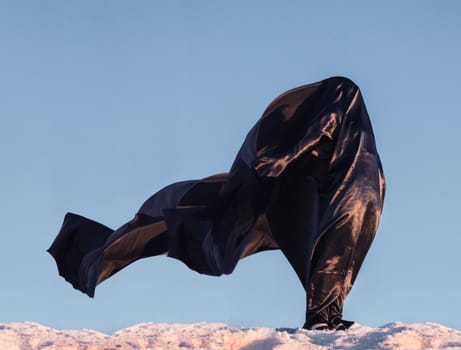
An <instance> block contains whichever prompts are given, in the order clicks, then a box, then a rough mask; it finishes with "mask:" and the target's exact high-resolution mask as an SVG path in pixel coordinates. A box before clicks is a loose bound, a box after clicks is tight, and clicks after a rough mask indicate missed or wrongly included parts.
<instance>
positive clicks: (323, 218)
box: [49, 77, 385, 319]
mask: <svg viewBox="0 0 461 350" xmlns="http://www.w3.org/2000/svg"><path fill="white" fill-rule="evenodd" d="M212 147H215V146H214V145H212ZM384 190H385V183H384V177H383V172H382V167H381V162H380V160H379V156H378V153H377V150H376V146H375V140H374V136H373V131H372V128H371V124H370V120H369V117H368V114H367V111H366V107H365V104H364V102H363V99H362V95H361V93H360V90H359V88H358V87H357V86H356V85H355V84H354V83H353V82H352V81H350V80H349V79H346V78H341V77H334V78H329V79H326V80H323V81H321V82H318V83H315V84H310V85H305V86H301V87H299V88H296V89H293V90H290V91H287V92H285V93H284V94H282V95H280V96H279V97H277V98H276V99H275V100H274V101H273V102H272V103H271V104H270V105H269V106H268V108H267V109H266V111H265V112H264V113H263V115H262V117H261V118H260V119H259V121H258V122H257V123H256V124H255V126H254V127H253V128H252V129H251V130H250V132H249V133H248V135H247V137H246V139H245V141H244V143H243V145H242V147H241V149H240V151H239V152H238V154H237V156H236V158H235V161H234V163H233V165H232V167H231V170H230V171H229V173H224V174H218V175H215V176H211V177H208V178H204V179H201V180H193V181H184V182H179V183H175V184H172V185H170V186H167V187H165V188H164V189H162V190H160V191H159V192H157V193H156V194H154V195H153V196H152V197H151V198H149V199H148V200H147V201H146V202H145V203H144V204H143V205H142V206H141V208H140V209H139V211H138V213H137V214H136V216H135V218H134V219H133V220H132V221H130V222H129V223H127V224H125V225H123V226H121V227H120V228H119V229H117V230H115V231H112V230H111V229H109V228H107V227H105V226H103V225H100V224H98V223H95V222H93V221H91V220H88V219H86V218H83V217H81V216H77V215H74V214H68V215H67V216H66V218H65V220H64V224H63V226H62V228H61V231H60V232H59V234H58V236H57V237H56V239H55V241H54V242H53V244H52V246H51V248H50V249H49V252H50V253H51V254H52V255H53V257H54V258H55V259H56V262H57V265H58V270H59V272H60V274H61V275H62V276H63V277H64V278H65V279H66V280H67V281H69V282H70V283H72V285H73V286H74V288H77V289H79V290H81V291H82V292H85V293H87V294H88V295H89V296H93V295H94V291H95V287H96V285H97V284H98V283H100V282H102V281H103V280H104V279H106V278H108V277H110V276H111V275H113V274H114V273H116V272H117V271H119V270H120V269H122V268H123V267H125V266H126V265H128V264H130V263H132V262H133V261H135V260H137V259H140V258H145V257H148V256H154V255H158V254H163V253H166V254H168V256H170V257H173V258H176V259H179V260H181V261H182V262H184V263H185V264H186V265H187V266H188V267H190V268H191V269H193V270H195V271H197V272H199V273H203V274H208V275H216V276H217V275H221V274H229V273H231V272H232V271H233V269H234V268H235V266H236V264H237V262H238V261H239V259H241V258H243V257H245V256H248V255H251V254H254V253H256V252H259V251H263V250H269V249H281V251H282V252H283V254H284V255H285V256H286V257H287V259H288V261H289V263H290V264H291V265H292V267H293V268H294V270H295V272H296V273H297V275H298V277H299V280H300V282H301V283H302V285H303V287H304V289H305V290H306V297H307V313H306V318H307V319H309V318H311V319H312V318H313V317H314V316H315V315H318V314H320V313H321V312H322V311H323V312H325V310H329V309H331V310H332V312H331V314H332V315H333V314H334V315H335V317H339V316H340V315H341V313H342V303H343V301H344V299H345V297H346V296H347V294H348V293H349V291H350V288H351V287H352V284H353V282H354V280H355V278H356V276H357V273H358V271H359V269H360V266H361V264H362V262H363V260H364V258H365V255H366V253H367V251H368V249H369V247H370V244H371V242H372V240H373V238H374V235H375V232H376V230H377V227H378V222H379V218H380V215H381V210H382V205H383V200H384Z"/></svg>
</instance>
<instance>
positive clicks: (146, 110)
mask: <svg viewBox="0 0 461 350" xmlns="http://www.w3.org/2000/svg"><path fill="white" fill-rule="evenodd" d="M460 11H461V2H459V1H421V0H418V1H405V2H403V1H386V2H383V1H380V2H378V1H373V2H371V1H361V2H359V1H322V2H320V1H211V0H210V1H206V0H204V1H187V0H184V1H176V0H168V1H147V0H146V1H117V0H112V1H93V0H92V1H57V0H56V1H47V0H42V1H14V0H11V1H5V0H0V135H1V137H0V160H1V172H0V194H1V195H0V213H1V230H0V237H1V254H0V276H1V280H2V281H1V284H0V286H1V287H0V322H13V321H19V322H22V321H33V322H39V323H42V324H45V325H48V326H52V327H56V328H94V329H97V330H100V331H105V332H111V331H114V330H116V329H119V328H123V327H127V326H130V325H133V324H136V323H140V322H147V321H151V322H159V323H162V322H168V323H182V322H200V321H206V322H225V323H228V324H230V325H232V326H245V327H246V326H266V327H279V326H285V327H296V326H301V325H302V323H303V321H304V308H305V307H304V303H305V298H304V292H303V290H302V288H301V286H300V285H299V282H298V281H297V279H296V277H295V274H294V272H292V270H291V268H290V266H289V265H288V263H287V262H286V260H285V259H284V258H283V256H282V255H281V254H280V253H279V252H266V253H261V254H257V255H255V256H253V257H250V258H247V259H245V260H242V261H241V262H240V263H239V265H238V266H237V269H236V270H235V272H234V273H233V274H232V275H230V276H225V277H220V278H216V277H208V276H202V275H199V274H197V273H195V272H192V271H190V270H188V269H187V267H186V266H185V265H183V264H181V263H180V262H178V261H176V260H174V259H169V258H166V257H157V258H151V259H145V260H143V261H138V262H137V263H135V264H133V265H131V266H129V267H128V268H127V269H125V270H124V271H122V272H120V273H119V274H117V275H116V276H114V277H113V278H111V279H109V280H107V281H106V282H104V283H103V284H101V285H100V286H99V287H98V288H97V290H96V298H95V299H90V298H88V297H87V296H86V295H84V294H82V293H80V292H78V291H76V290H73V289H72V287H71V286H70V284H68V283H66V282H65V281H64V280H63V279H62V278H60V277H58V274H57V270H56V266H55V263H54V261H53V259H52V258H51V256H49V255H48V254H47V253H46V252H45V250H46V249H47V248H48V247H49V245H50V244H51V242H52V240H53V239H54V237H55V235H56V234H57V232H58V230H59V228H60V225H61V223H62V219H63V217H64V214H65V213H66V212H67V211H71V212H75V213H79V214H81V215H84V216H87V217H90V218H93V219H95V220H97V221H100V222H102V223H104V224H106V225H108V226H110V227H113V228H116V227H118V226H119V225H121V224H123V223H125V222H126V221H128V220H130V219H131V218H132V216H133V214H134V213H135V212H136V210H137V209H138V208H139V206H140V205H141V204H142V202H143V201H144V200H145V199H146V198H147V197H149V196H150V195H151V194H152V193H153V192H155V191H157V190H159V189H160V188H162V187H163V186H165V185H167V184H169V183H171V182H174V181H178V180H185V179H194V178H201V177H205V176H208V175H211V174H214V173H219V172H223V171H227V170H228V169H229V167H230V165H231V163H232V160H233V158H234V156H235V154H236V152H237V150H238V148H239V147H240V145H241V143H242V141H243V139H244V137H245V135H246V133H247V131H248V130H249V128H250V127H251V126H252V125H253V124H254V123H255V121H256V120H257V119H258V118H259V117H260V115H261V113H262V111H263V110H264V109H265V107H266V106H267V104H268V103H269V102H270V101H271V100H272V99H273V98H274V97H276V96H277V95H278V94H279V93H281V92H283V91H285V90H287V89H290V88H292V87H295V86H298V85H303V84H306V83H310V82H315V81H318V80H321V79H323V78H326V77H329V76H333V75H343V76H347V77H350V78H351V79H353V80H354V81H355V82H356V83H357V84H358V85H359V86H360V87H361V90H362V93H363V95H364V98H365V101H366V104H367V107H368V110H369V114H370V116H371V119H372V123H373V126H374V129H375V134H376V139H377V144H378V150H379V152H380V155H381V158H382V162H383V166H384V171H385V175H386V178H387V184H388V191H387V196H386V202H385V208H384V213H383V217H382V221H381V226H380V228H379V231H378V233H377V236H376V239H375V242H374V244H373V246H372V248H371V250H370V252H369V255H368V256H367V259H366V261H365V263H364V266H363V268H362V271H361V273H360V274H359V277H358V280H357V282H356V284H355V286H354V288H353V290H352V292H351V295H350V297H349V299H348V300H347V302H346V308H345V318H347V319H353V320H356V321H357V322H359V323H361V324H366V325H370V326H380V325H383V324H385V323H388V322H391V321H402V322H438V323H442V324H444V325H447V326H450V327H456V328H458V329H461V318H460V317H459V314H460V311H461V299H460V298H459V295H460V292H461V278H460V258H461V253H460V247H461V228H460V225H459V222H460V213H459V209H460V204H459V202H460V198H461V189H460V186H459V183H460V178H461V156H460V154H459V151H460V146H459V142H460V136H459V134H460V133H459V130H460V128H461V121H460V117H461V116H460V112H459V110H460V108H459V103H460V92H461V87H460V82H461V68H460V62H461V42H460V38H461V22H460V21H459V18H460V14H461V12H460ZM173 131H174V132H173Z"/></svg>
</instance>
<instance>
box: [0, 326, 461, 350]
mask: <svg viewBox="0 0 461 350" xmlns="http://www.w3.org/2000/svg"><path fill="white" fill-rule="evenodd" d="M0 349H1V350H19V349H21V350H23V349H24V350H25V349H27V350H29V349H34V350H35V349H37V350H52V349H59V350H67V349H69V350H70V349H72V350H75V349H85V350H118V349H120V350H130V349H162V350H168V349H181V350H190V349H215V350H217V349H225V350H259V349H264V350H268V349H273V350H282V349H283V350H288V349H289V350H297V349H303V350H306V349H354V350H362V349H363V350H365V349H366V350H370V349H405V350H412V349H446V350H447V349H461V331H458V330H455V329H450V328H447V327H444V326H442V325H439V324H435V323H424V324H403V323H399V322H395V323H390V324H387V325H385V326H382V327H379V328H371V327H366V326H361V325H354V326H353V327H352V328H351V329H350V330H349V331H347V332H321V331H306V330H302V329H272V328H234V327H229V326H227V325H225V324H220V323H197V324H154V323H143V324H139V325H136V326H133V327H129V328H125V329H122V330H120V331H117V332H115V333H114V334H112V335H106V334H103V333H99V332H96V331H92V330H81V331H76V330H56V329H52V328H48V327H45V326H42V325H40V324H37V323H30V322H25V323H0Z"/></svg>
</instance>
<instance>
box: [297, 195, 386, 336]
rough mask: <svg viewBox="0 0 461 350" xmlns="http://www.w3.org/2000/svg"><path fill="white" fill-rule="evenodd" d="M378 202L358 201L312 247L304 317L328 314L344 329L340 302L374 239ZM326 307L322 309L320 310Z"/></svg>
mask: <svg viewBox="0 0 461 350" xmlns="http://www.w3.org/2000/svg"><path fill="white" fill-rule="evenodd" d="M380 210H381V209H380V206H379V205H374V204H373V203H371V202H370V203H368V204H366V203H357V205H356V206H355V211H354V212H353V213H348V214H346V215H344V216H343V217H342V219H340V220H338V221H337V222H336V223H334V224H333V225H332V226H331V228H330V229H329V230H328V231H327V232H326V233H325V234H324V235H323V236H322V237H321V239H320V241H319V242H318V244H317V246H316V247H315V250H314V255H313V259H312V265H311V266H312V268H311V276H310V278H309V286H308V291H307V294H308V300H307V312H306V319H307V320H308V322H309V320H311V319H314V318H315V317H316V316H317V314H318V313H319V312H324V313H325V314H327V315H328V323H329V325H330V328H333V329H347V328H349V327H350V326H351V325H352V324H353V322H351V321H345V320H344V319H343V305H344V301H345V300H346V298H347V295H348V294H349V292H350V290H351V288H352V285H353V283H354V280H355V278H356V276H357V273H358V271H359V269H360V266H361V265H362V263H363V260H364V259H365V256H366V254H367V252H368V250H369V248H370V246H371V243H372V241H373V238H374V235H375V232H376V229H377V226H378V220H379V213H380ZM322 310H325V311H322Z"/></svg>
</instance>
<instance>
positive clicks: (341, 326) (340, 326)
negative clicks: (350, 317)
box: [330, 319, 354, 331]
mask: <svg viewBox="0 0 461 350" xmlns="http://www.w3.org/2000/svg"><path fill="white" fill-rule="evenodd" d="M353 324H354V321H347V320H343V319H335V320H333V321H331V322H330V329H331V330H335V331H347V330H348V329H349V328H351V326H352V325H353Z"/></svg>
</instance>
